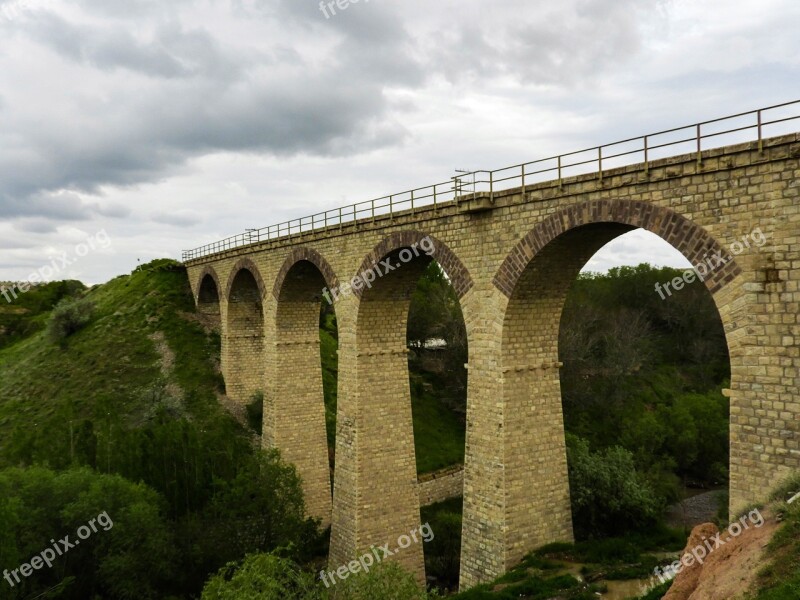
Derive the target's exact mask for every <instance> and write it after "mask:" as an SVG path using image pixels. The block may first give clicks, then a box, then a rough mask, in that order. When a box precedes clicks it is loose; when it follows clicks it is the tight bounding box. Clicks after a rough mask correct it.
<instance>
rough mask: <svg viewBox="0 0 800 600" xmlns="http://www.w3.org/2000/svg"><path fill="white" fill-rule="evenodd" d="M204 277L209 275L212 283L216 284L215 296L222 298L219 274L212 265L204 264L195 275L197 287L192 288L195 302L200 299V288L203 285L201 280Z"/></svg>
mask: <svg viewBox="0 0 800 600" xmlns="http://www.w3.org/2000/svg"><path fill="white" fill-rule="evenodd" d="M206 277H211V279H213V280H214V285H216V286H217V296H219V298H220V300H222V287H221V286H220V284H219V275H217V272H216V271H215V270H214V267H212V266H210V265H206V266H205V267H203V270H202V271H200V275H199V276H198V277H197V289H196V290H194V300H195V303H197V302H199V301H200V288H202V287H203V280H204V279H205V278H206Z"/></svg>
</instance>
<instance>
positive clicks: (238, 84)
mask: <svg viewBox="0 0 800 600" xmlns="http://www.w3.org/2000/svg"><path fill="white" fill-rule="evenodd" d="M300 4H304V3H296V5H297V6H299V5H300ZM84 5H91V3H86V2H84ZM137 6H138V7H139V8H140V9H141V10H142V11H145V10H151V9H154V7H152V6H150V4H149V3H144V2H140V3H138V4H137ZM292 6H294V5H290V4H288V3H281V4H280V6H279V7H278V9H280V10H279V11H278V12H274V11H273V14H272V18H273V20H275V19H278V17H280V20H279V21H273V22H272V23H271V26H273V27H280V28H283V29H287V30H288V33H287V36H288V37H291V35H290V34H294V33H298V35H301V34H302V31H303V30H306V29H308V25H307V23H305V22H304V21H303V20H302V15H300V14H297V13H296V12H294V11H295V9H294V8H292ZM368 17H369V15H366V14H365V15H364V16H363V17H359V19H367V20H368V22H364V23H362V24H361V25H360V26H359V27H356V26H355V25H353V24H352V23H355V22H356V21H357V20H356V19H352V20H351V24H350V25H348V26H346V27H344V28H343V31H344V32H343V33H342V34H341V37H340V38H339V39H338V41H337V42H336V43H335V44H334V45H333V46H332V50H331V53H332V54H331V55H330V56H326V57H325V59H324V60H322V61H319V62H315V63H314V64H307V61H306V60H305V59H304V58H303V57H302V56H301V55H300V54H299V53H298V52H297V51H295V50H294V49H293V48H292V47H291V46H288V45H287V44H286V42H285V40H286V39H287V36H284V37H283V38H282V39H278V40H276V42H275V43H274V44H269V47H270V50H266V51H265V50H264V45H263V44H261V45H258V47H255V46H254V47H253V49H252V51H249V50H248V49H247V46H244V49H242V48H238V49H237V50H236V51H233V50H231V46H230V44H228V45H226V44H225V43H224V42H221V41H220V40H218V39H216V38H214V37H212V36H211V35H210V34H209V33H208V32H207V31H201V30H188V31H187V30H185V29H184V28H182V27H181V26H179V25H177V24H175V23H172V24H169V25H165V24H163V23H161V22H160V21H159V20H158V19H156V24H155V25H154V26H153V28H152V29H153V31H152V34H151V35H150V36H149V37H148V36H147V35H144V34H138V33H137V36H136V37H134V36H133V35H131V34H130V33H128V32H127V31H126V30H125V29H124V28H123V26H122V25H119V24H114V23H112V24H111V25H110V26H109V27H103V26H97V25H91V26H89V25H85V24H77V23H76V22H73V21H72V20H70V19H69V18H67V17H60V16H56V15H54V14H50V15H40V18H37V19H36V20H32V21H30V22H29V23H27V24H26V26H27V28H28V29H26V31H27V33H28V35H29V36H30V39H31V40H34V41H36V42H37V43H38V44H42V45H45V46H46V47H49V48H51V49H52V50H54V51H55V52H56V53H57V55H58V60H59V61H62V64H64V68H68V69H70V70H73V71H74V70H75V69H78V70H79V72H80V71H82V72H84V73H85V74H86V79H85V81H82V82H81V83H82V87H85V89H86V90H97V91H100V90H102V92H101V93H100V94H97V93H95V94H92V93H80V92H78V90H77V89H75V90H72V89H63V88H58V89H55V88H54V90H53V92H54V98H53V102H54V105H55V106H58V107H59V110H57V111H54V113H53V114H48V115H42V114H32V113H26V109H25V107H22V106H19V105H16V106H10V107H8V108H6V109H5V110H4V113H6V114H7V115H8V116H10V117H12V119H11V120H10V121H9V123H10V125H9V126H0V138H2V137H6V136H8V137H10V138H12V139H14V140H15V142H16V140H19V141H21V146H20V144H16V143H15V144H14V145H1V146H0V182H2V183H0V198H2V199H3V200H2V205H3V206H0V214H5V215H6V216H13V215H19V216H24V215H29V216H30V215H46V216H52V217H57V218H65V219H80V218H86V217H87V216H88V215H89V214H90V213H91V212H92V210H93V209H92V207H89V206H84V205H82V204H80V203H78V204H75V203H74V202H73V203H69V204H67V205H66V206H61V205H59V206H56V205H54V204H53V203H52V202H43V201H41V200H39V201H34V202H30V199H31V198H36V197H37V196H41V195H45V196H46V195H47V192H48V191H55V190H64V189H68V190H75V191H79V192H85V193H100V189H101V187H102V186H104V185H121V186H126V185H132V184H137V183H141V182H146V181H153V180H155V179H157V178H159V177H162V176H163V175H164V174H165V173H168V172H170V171H171V170H173V169H174V168H175V167H177V166H179V165H182V164H184V163H185V162H186V161H187V160H189V159H191V158H193V157H197V156H203V155H204V154H207V153H212V152H219V151H227V152H253V153H261V154H268V155H273V156H292V155H297V154H309V155H318V156H341V155H350V154H360V153H364V152H368V151H370V150H373V149H376V148H381V147H385V146H389V145H393V144H398V143H401V142H402V141H403V139H404V138H405V136H406V131H405V130H404V128H403V127H402V126H401V125H400V124H399V123H398V122H397V121H395V120H394V119H393V117H392V114H391V110H392V108H391V107H390V105H389V102H388V100H387V98H386V95H385V89H386V87H387V86H404V85H416V84H418V83H420V82H421V81H422V80H423V74H422V68H421V67H420V65H419V63H418V62H416V61H414V60H410V59H407V58H405V56H406V55H405V53H404V52H403V51H401V50H402V48H407V47H409V46H410V38H409V36H408V35H407V33H406V32H405V30H404V29H403V28H402V26H401V25H399V24H398V23H397V22H395V21H394V20H392V19H391V18H390V17H389V15H387V13H386V12H385V11H383V12H381V11H375V12H373V13H372V17H369V18H368ZM143 18H144V17H143ZM145 22H147V19H145ZM359 28H361V29H363V31H369V32H371V33H369V35H367V36H366V38H367V39H366V41H365V40H361V39H359V37H358V30H359ZM141 31H145V32H146V31H147V27H144V28H141ZM305 35H306V36H310V38H308V37H307V38H306V41H307V42H308V43H310V44H313V43H315V42H314V40H315V39H316V37H317V32H313V31H307V32H306V34H305ZM376 36H377V37H378V38H381V39H383V40H384V41H385V43H384V44H379V45H378V46H374V45H373V43H372V42H374V41H375V37H376ZM142 40H144V41H142ZM248 54H249V55H252V56H250V57H248V56H246V55H248ZM54 58H55V57H54ZM65 63H66V64H65ZM69 63H74V64H69ZM53 64H54V65H56V64H58V63H53ZM55 68H57V67H55ZM119 70H127V71H133V72H135V73H138V74H142V75H145V76H146V77H149V78H150V80H149V81H148V80H133V81H126V80H121V79H119V77H118V76H117V75H116V74H115V72H117V71H119ZM1 80H2V76H0V81H1ZM162 82H163V83H162ZM107 86H108V87H107ZM3 129H6V131H3ZM109 210H111V212H108V211H109ZM104 211H105V212H104ZM97 212H98V213H99V214H106V215H110V216H124V214H125V213H124V212H123V211H121V209H109V208H105V209H99V210H97Z"/></svg>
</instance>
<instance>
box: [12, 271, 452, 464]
mask: <svg viewBox="0 0 800 600" xmlns="http://www.w3.org/2000/svg"><path fill="white" fill-rule="evenodd" d="M31 294H33V292H31ZM86 298H87V299H89V300H90V301H91V302H93V303H94V305H95V307H96V310H95V315H94V317H93V319H92V322H91V323H90V324H89V326H87V327H86V328H85V329H83V330H82V331H79V332H78V333H76V334H74V335H73V336H71V337H70V338H69V339H68V341H67V345H66V346H65V347H60V346H59V345H57V344H54V343H52V342H51V341H49V340H48V339H47V337H46V335H45V333H44V332H43V331H42V330H41V326H42V324H43V323H44V322H45V321H46V317H47V314H48V313H47V311H42V310H40V311H38V312H37V318H38V320H39V322H40V324H39V327H37V328H36V333H34V334H33V335H31V336H29V337H27V338H25V339H23V340H22V341H19V342H17V343H15V344H13V345H10V346H9V347H6V348H4V349H2V350H0V439H1V438H2V437H3V436H4V435H8V433H9V432H10V430H12V429H13V428H14V427H15V425H17V424H23V425H24V426H25V427H26V428H27V427H36V428H38V429H39V430H40V431H41V432H42V433H43V434H44V433H45V432H46V434H47V435H50V436H53V435H55V436H68V435H69V424H68V422H69V421H70V420H72V419H80V418H98V417H102V416H103V414H102V413H103V411H109V410H111V411H116V412H117V413H118V414H120V415H121V416H123V417H124V418H125V420H126V421H127V422H128V423H130V424H137V423H138V422H140V421H141V420H142V419H143V418H144V417H145V415H146V414H147V413H148V411H149V410H150V409H151V408H152V401H153V397H154V395H157V394H154V387H157V386H158V384H159V382H162V381H164V379H165V378H164V375H163V374H162V371H161V365H160V361H161V358H162V357H161V355H160V354H159V351H158V349H157V347H156V343H155V342H154V340H153V339H152V336H153V335H154V334H163V335H164V336H165V340H166V343H167V345H168V346H169V349H170V350H171V351H172V352H173V353H174V354H175V363H174V367H173V368H172V369H171V373H170V374H169V375H168V376H167V377H166V379H167V381H165V383H171V384H173V385H177V386H179V387H180V388H181V390H182V391H183V398H184V405H183V409H184V410H185V412H186V414H187V415H188V416H189V418H191V419H193V420H195V421H201V422H202V421H203V420H205V419H212V418H218V417H219V416H220V415H223V414H226V413H224V411H223V410H222V409H221V408H220V406H219V404H218V403H217V401H216V396H215V390H217V389H221V387H222V380H221V377H220V376H219V375H218V374H216V372H215V370H214V368H213V363H214V362H215V361H218V360H219V338H218V336H216V335H209V334H207V333H206V332H205V331H204V330H203V329H202V327H201V326H200V325H199V324H198V323H197V322H196V321H194V320H193V319H192V317H193V315H194V314H195V310H194V302H193V299H192V296H191V291H190V289H189V285H188V280H187V278H186V274H185V272H184V270H183V269H182V268H166V269H164V268H156V267H153V266H146V267H144V268H143V269H142V270H140V271H138V272H134V273H133V274H131V275H127V276H121V277H117V278H116V279H114V280H112V281H110V282H108V283H106V284H104V285H101V286H97V287H95V288H93V289H91V290H89V291H88V292H86ZM29 299H30V300H31V301H33V300H34V297H33V296H32V295H31V296H30V297H29ZM53 303H54V302H52V303H50V305H52V304H53ZM324 325H325V326H324V327H323V328H322V329H321V330H320V337H321V342H322V343H321V347H322V361H323V381H324V388H325V404H326V416H327V422H328V440H329V444H330V445H333V440H334V434H335V423H336V376H337V355H336V347H337V343H336V337H335V322H334V321H332V319H330V318H329V319H327V321H326V323H325V324H324ZM413 389H414V390H419V393H417V392H416V391H415V393H414V394H413V414H414V430H415V440H416V446H417V463H418V466H419V470H420V472H427V471H432V470H435V469H438V468H441V467H445V466H449V465H451V464H455V463H458V462H461V461H462V460H463V452H464V426H463V424H462V423H460V422H459V421H458V418H457V417H456V415H454V414H453V413H452V412H451V411H450V410H449V409H447V408H446V407H445V406H444V405H443V404H442V403H441V402H439V401H438V400H437V399H436V398H435V397H434V395H432V394H431V393H430V392H427V391H423V390H422V386H413Z"/></svg>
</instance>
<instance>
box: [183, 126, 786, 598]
mask: <svg viewBox="0 0 800 600" xmlns="http://www.w3.org/2000/svg"><path fill="white" fill-rule="evenodd" d="M759 117H760V115H759ZM698 129H699V127H698ZM799 158H800V134H788V135H782V136H779V137H772V138H767V139H760V140H759V141H758V142H752V143H751V142H745V143H738V144H735V145H729V146H725V147H721V148H716V149H712V150H705V151H702V152H695V153H692V154H690V155H681V156H674V157H667V158H661V159H658V160H650V161H648V162H641V163H638V164H630V165H627V166H622V167H617V168H613V169H611V170H602V164H600V167H601V169H600V170H599V171H597V172H593V173H584V174H581V175H577V176H572V177H565V178H561V179H557V180H556V179H553V180H551V181H539V182H537V183H533V184H527V185H525V184H524V183H523V184H522V185H520V186H519V187H515V188H511V189H505V190H500V191H498V190H497V189H495V188H496V186H495V187H493V189H492V192H491V193H488V194H478V193H472V194H471V193H466V192H465V193H463V194H461V195H460V196H459V195H457V194H456V197H455V198H454V199H451V200H448V201H446V202H439V203H437V204H435V205H431V204H430V203H429V204H428V205H426V206H422V207H420V206H415V207H414V208H408V209H405V210H393V211H392V212H391V214H383V215H378V216H374V217H372V216H367V217H365V218H355V219H354V220H352V221H350V222H342V221H339V222H338V223H337V224H335V225H331V224H330V223H327V222H326V223H325V224H324V225H323V224H321V223H319V224H314V226H313V227H312V228H310V229H309V230H306V231H303V232H299V233H294V234H291V235H280V236H279V237H277V238H276V239H269V240H261V241H253V243H248V244H242V245H240V246H237V247H231V248H228V249H219V250H215V251H212V252H209V253H205V254H204V253H200V254H201V255H197V256H195V255H188V256H185V259H186V260H185V264H186V265H187V268H188V272H189V277H190V281H191V284H192V287H193V290H194V292H195V295H196V299H197V303H198V306H199V309H200V310H202V311H204V312H208V313H212V314H218V315H219V317H220V319H221V327H222V366H223V374H224V377H225V381H226V384H227V390H228V394H229V395H230V396H231V397H232V398H233V399H235V400H237V401H240V402H247V401H248V399H249V398H250V396H251V395H252V394H253V393H254V392H256V391H259V390H260V391H263V392H264V394H265V409H264V425H263V440H264V444H265V445H266V446H270V447H277V448H279V449H280V450H281V452H282V454H283V456H284V458H286V459H287V460H288V461H291V462H293V463H294V464H295V465H296V466H297V469H298V471H299V473H300V474H301V476H302V478H303V482H304V486H305V490H306V496H307V507H308V511H309V512H310V514H312V515H314V516H317V517H319V518H321V519H322V520H323V522H324V523H326V524H327V523H330V524H331V527H332V529H331V546H330V558H329V560H330V566H331V568H336V567H337V566H339V565H343V564H345V563H347V562H349V561H350V560H352V559H353V558H354V557H356V555H357V554H360V553H362V552H363V551H365V550H368V549H369V548H370V547H371V546H372V545H374V546H376V547H377V546H382V545H384V544H386V543H387V542H388V543H390V544H391V545H393V546H395V547H396V543H395V541H396V540H398V538H399V537H400V536H402V535H403V534H407V533H408V532H410V531H411V530H412V529H414V528H415V527H418V526H419V524H420V506H419V494H418V490H417V472H416V467H415V456H414V442H413V429H412V419H411V403H410V391H409V375H408V362H407V352H408V351H407V347H406V324H407V317H408V309H409V303H410V295H411V292H412V290H413V289H414V287H415V285H416V282H417V281H418V278H419V276H420V274H421V272H422V270H423V269H424V268H425V266H426V265H427V264H428V262H429V261H430V260H431V259H435V260H436V261H437V262H438V263H439V265H440V266H441V267H442V268H443V269H444V271H445V272H446V273H447V276H448V277H449V279H450V280H451V282H452V284H453V286H454V288H455V290H456V292H457V294H458V297H459V298H460V302H461V306H462V309H463V314H464V319H465V322H466V327H467V334H468V344H469V359H468V365H467V369H468V381H469V383H468V409H467V432H466V457H465V472H464V490H463V491H464V500H463V502H464V504H463V506H464V517H463V540H462V553H461V583H460V585H461V588H462V589H466V588H469V587H471V586H473V585H475V584H478V583H480V582H484V581H488V580H491V579H492V578H494V577H496V576H498V575H500V574H502V573H504V572H505V571H506V570H507V569H508V568H510V567H512V566H513V565H514V564H515V563H517V562H518V561H519V560H520V559H521V558H522V557H523V556H524V555H525V554H526V553H528V552H529V551H531V550H532V549H534V548H536V547H538V546H540V545H542V544H545V543H549V542H554V541H559V540H562V541H568V540H570V539H571V538H572V535H573V533H572V523H571V515H570V491H569V483H568V477H567V462H566V454H565V441H564V427H563V418H562V406H561V395H560V394H561V392H560V382H559V367H560V366H561V363H560V362H559V353H558V334H559V323H560V315H561V310H562V306H563V304H564V300H565V295H566V293H567V290H568V288H569V286H570V284H571V283H572V282H573V281H574V280H575V278H576V276H577V275H578V273H579V271H580V270H581V268H582V267H583V266H584V264H585V263H586V262H587V260H588V259H589V258H590V257H591V256H592V255H593V254H594V253H595V252H597V251H598V250H599V249H600V248H601V247H602V246H603V245H605V244H606V243H608V242H609V241H611V240H613V239H614V238H616V237H617V236H619V235H621V234H623V233H625V232H627V231H631V230H633V229H635V228H643V229H646V230H649V231H651V232H653V233H655V234H657V235H659V236H660V237H661V238H663V239H664V240H666V241H667V242H669V243H670V244H671V245H672V246H674V247H675V248H676V249H678V250H679V251H680V252H681V253H682V254H683V255H684V256H685V257H686V258H687V259H688V260H689V261H690V262H692V264H698V263H700V262H706V263H708V260H713V259H712V257H713V256H715V255H717V256H721V257H723V258H725V259H726V262H724V263H720V262H719V259H716V260H714V261H713V262H712V263H711V264H712V265H713V267H714V268H713V270H711V272H710V273H709V274H708V276H707V277H706V278H705V285H706V287H707V288H708V291H709V292H710V293H711V294H712V295H713V299H714V302H715V303H716V306H717V308H718V310H719V314H720V317H721V320H722V323H723V325H724V329H725V333H726V338H727V343H728V347H729V352H730V361H731V384H730V389H729V390H725V392H724V393H725V394H726V395H728V396H729V398H730V403H731V410H730V412H731V423H730V443H731V447H730V502H731V509H732V510H733V511H736V510H738V509H740V508H743V507H744V506H745V505H747V504H749V503H752V502H754V501H756V500H758V499H761V498H762V497H763V495H764V494H765V492H766V491H767V490H769V489H770V488H771V487H772V486H774V485H775V484H776V483H777V482H778V481H779V480H781V479H782V478H783V477H785V476H786V475H787V474H788V473H790V472H791V471H795V470H797V469H800V321H798V313H799V312H800V310H798V309H799V308H800V161H799V160H798V159H799ZM601 163H602V159H601ZM559 164H560V160H559ZM412 197H413V194H412ZM351 208H352V207H351ZM353 213H354V217H359V213H358V212H357V210H354V211H353ZM340 214H341V213H340ZM326 221H327V214H326ZM755 228H760V229H761V231H762V232H763V233H764V234H765V235H766V236H767V243H766V244H765V245H763V246H761V247H755V246H753V245H750V247H744V244H741V243H738V244H737V242H741V239H742V236H744V235H746V234H749V233H750V232H752V231H753V230H754V229H755ZM425 238H428V239H429V240H431V241H432V243H433V246H432V247H433V251H432V253H431V255H430V256H429V255H428V254H426V253H424V252H419V251H417V252H412V251H411V248H412V247H414V245H415V244H417V248H419V244H420V243H421V241H422V240H424V239H425ZM426 243H427V242H426ZM193 256H194V257H193ZM386 259H388V263H385V262H384V264H391V265H393V266H395V268H394V269H393V270H391V272H388V273H385V274H384V275H383V276H382V277H378V278H376V279H375V281H371V282H370V285H369V286H366V285H364V284H363V280H361V281H359V280H356V281H354V282H353V286H352V291H351V292H350V293H342V294H341V297H340V299H339V300H338V301H337V302H336V303H335V310H336V315H337V319H338V326H339V344H340V345H339V381H338V407H337V410H338V415H337V431H336V448H335V452H336V468H335V473H334V478H333V487H332V490H331V481H330V479H331V478H330V471H329V465H328V452H327V447H326V435H325V417H324V408H323V394H322V377H321V367H320V349H319V333H318V320H319V312H320V303H321V302H324V301H325V300H324V299H323V297H322V296H323V294H322V291H323V288H328V289H333V290H341V289H342V288H341V287H340V286H343V284H344V283H345V282H349V281H352V280H353V278H354V277H355V276H358V275H364V274H366V272H367V271H368V270H370V269H372V268H373V265H374V264H376V263H379V264H380V263H381V261H385V260H386ZM654 293H655V291H654ZM668 300H669V299H667V300H665V301H668ZM393 558H394V559H396V560H398V561H400V562H401V563H402V564H403V565H404V566H406V567H407V568H409V569H410V570H412V571H413V572H415V573H416V574H417V575H419V576H420V577H422V576H423V575H424V563H423V545H422V544H421V543H419V544H411V545H410V546H409V547H408V548H407V549H404V550H402V551H400V552H398V553H397V554H396V555H395V556H394V557H393Z"/></svg>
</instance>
